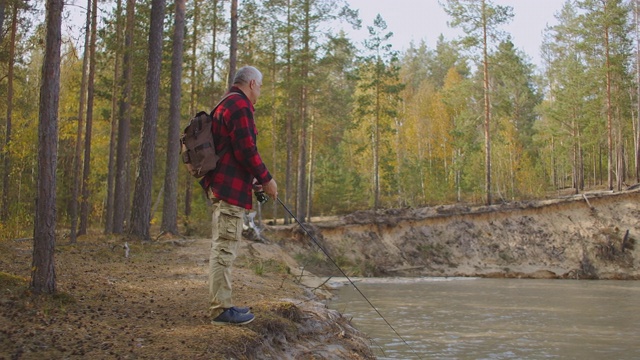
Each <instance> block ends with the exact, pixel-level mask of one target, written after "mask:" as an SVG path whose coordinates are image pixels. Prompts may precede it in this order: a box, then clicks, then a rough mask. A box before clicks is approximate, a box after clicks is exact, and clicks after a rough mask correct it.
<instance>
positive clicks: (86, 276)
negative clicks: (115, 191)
mask: <svg viewBox="0 0 640 360" xmlns="http://www.w3.org/2000/svg"><path fill="white" fill-rule="evenodd" d="M125 242H126V240H125V239H121V240H120V239H105V238H103V237H100V236H94V237H83V238H80V239H79V242H78V244H76V245H58V246H57V248H56V255H55V256H56V273H57V284H58V290H59V293H58V294H57V295H55V296H53V297H42V296H33V295H32V294H30V293H29V291H28V290H27V289H28V286H27V285H28V284H27V279H28V278H29V276H30V274H29V265H30V264H31V245H32V244H31V241H18V242H16V241H2V242H0V270H1V272H0V359H314V358H315V359H325V358H340V359H367V358H373V355H372V353H371V352H370V350H369V349H368V346H367V345H368V341H367V340H366V339H365V338H364V337H363V336H362V335H361V334H360V333H359V332H358V331H357V330H356V329H354V328H353V327H351V325H350V324H349V322H348V320H347V319H345V318H343V317H342V316H341V315H340V314H339V313H337V312H335V311H332V310H328V309H327V308H326V307H325V306H324V305H323V304H322V303H321V302H319V301H318V300H319V299H318V298H317V297H315V296H313V295H312V294H311V292H310V291H309V290H305V288H304V287H302V286H300V285H299V284H298V281H297V280H298V279H299V278H298V277H295V276H294V275H293V274H292V272H291V271H290V268H289V265H288V264H286V263H285V262H283V261H281V260H277V259H276V256H275V255H274V254H276V253H277V252H278V251H279V250H278V248H277V246H275V247H274V251H267V250H266V249H265V247H266V245H264V244H257V243H252V242H250V241H245V242H243V249H242V251H241V254H242V255H241V256H240V257H239V258H238V260H237V262H236V265H237V266H236V271H235V273H234V276H235V277H234V284H235V289H234V290H235V292H234V296H235V301H237V305H243V306H251V308H252V312H253V313H254V314H256V320H254V321H253V322H252V323H250V324H248V325H246V326H215V325H211V324H210V319H209V318H208V316H207V314H206V308H207V287H206V275H205V274H206V269H207V266H208V249H209V246H210V240H208V239H195V240H164V241H160V242H152V243H144V244H143V243H140V242H136V241H128V242H127V243H128V245H129V247H130V253H129V257H125V249H124V248H123V245H124V243H125ZM253 245H256V246H257V247H258V250H255V249H253ZM256 252H258V253H263V254H265V255H268V256H267V257H265V258H264V259H260V258H257V257H255V256H253V255H252V254H254V253H256ZM269 257H270V258H269ZM294 270H295V269H294Z"/></svg>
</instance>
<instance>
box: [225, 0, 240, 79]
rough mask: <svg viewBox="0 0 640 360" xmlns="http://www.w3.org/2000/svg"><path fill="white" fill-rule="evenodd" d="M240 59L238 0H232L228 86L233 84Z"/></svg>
mask: <svg viewBox="0 0 640 360" xmlns="http://www.w3.org/2000/svg"><path fill="white" fill-rule="evenodd" d="M237 60H238V0H231V34H230V37H229V80H228V81H227V85H228V87H231V85H233V77H234V76H235V75H236V66H237V64H236V63H237Z"/></svg>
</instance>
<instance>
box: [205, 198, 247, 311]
mask: <svg viewBox="0 0 640 360" xmlns="http://www.w3.org/2000/svg"><path fill="white" fill-rule="evenodd" d="M207 195H208V196H209V199H211V201H212V202H213V209H212V216H211V228H212V241H211V255H210V257H209V295H210V298H211V302H210V306H209V313H210V315H211V317H212V318H215V317H217V316H218V315H220V314H221V313H222V312H223V311H224V309H226V308H230V307H232V306H233V301H232V300H231V267H232V265H233V260H234V259H235V258H236V255H237V251H238V244H239V243H240V239H241V238H242V225H243V215H244V213H245V209H244V208H241V207H238V206H235V205H231V204H229V203H227V202H226V201H222V200H220V199H218V198H216V197H215V196H213V194H212V193H211V191H208V192H207Z"/></svg>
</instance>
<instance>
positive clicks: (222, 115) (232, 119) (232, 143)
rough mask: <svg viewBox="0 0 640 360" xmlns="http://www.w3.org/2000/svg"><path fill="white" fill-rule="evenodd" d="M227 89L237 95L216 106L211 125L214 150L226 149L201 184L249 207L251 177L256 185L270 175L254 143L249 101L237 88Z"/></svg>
mask: <svg viewBox="0 0 640 360" xmlns="http://www.w3.org/2000/svg"><path fill="white" fill-rule="evenodd" d="M229 91H230V92H237V93H238V94H233V95H231V96H229V97H228V98H226V99H225V100H224V101H223V102H222V104H220V106H218V108H217V109H216V110H215V112H214V113H213V119H214V121H213V123H212V126H211V130H212V131H213V141H214V142H215V144H216V152H217V153H220V152H221V151H222V150H223V148H225V147H227V149H226V152H225V153H224V154H223V155H222V157H221V158H220V160H219V161H218V165H217V166H216V168H215V169H214V170H212V171H210V172H209V173H208V174H207V175H205V177H204V178H203V185H204V188H205V189H208V188H209V187H210V188H211V189H212V191H213V194H214V195H215V196H216V197H217V198H218V199H220V200H224V201H226V202H228V203H229V204H231V205H236V206H239V207H243V208H245V209H251V206H252V200H253V198H252V190H253V182H254V181H253V179H254V178H255V179H256V180H257V182H258V184H266V183H268V182H269V181H271V178H272V177H271V174H270V173H269V170H267V167H266V165H265V164H264V163H263V162H262V158H261V157H260V154H259V153H258V148H257V146H256V136H257V135H258V130H257V128H256V123H255V121H254V119H253V112H254V107H253V104H252V103H251V101H250V100H249V98H248V97H247V96H246V95H245V94H244V93H243V92H242V90H240V89H239V88H237V87H235V86H234V87H232V88H231V89H230V90H229ZM219 119H221V120H222V121H218V120H219Z"/></svg>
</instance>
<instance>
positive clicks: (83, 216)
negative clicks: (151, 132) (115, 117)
mask: <svg viewBox="0 0 640 360" xmlns="http://www.w3.org/2000/svg"><path fill="white" fill-rule="evenodd" d="M92 3H93V5H92V10H91V41H90V45H89V81H88V83H87V121H86V125H87V127H86V129H85V135H84V165H83V166H82V197H81V202H80V228H79V229H78V235H84V234H86V233H87V227H88V223H89V176H90V175H91V135H92V132H93V100H94V93H95V77H96V39H97V36H96V33H97V30H98V25H97V22H98V15H97V13H98V0H93V1H92Z"/></svg>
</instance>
